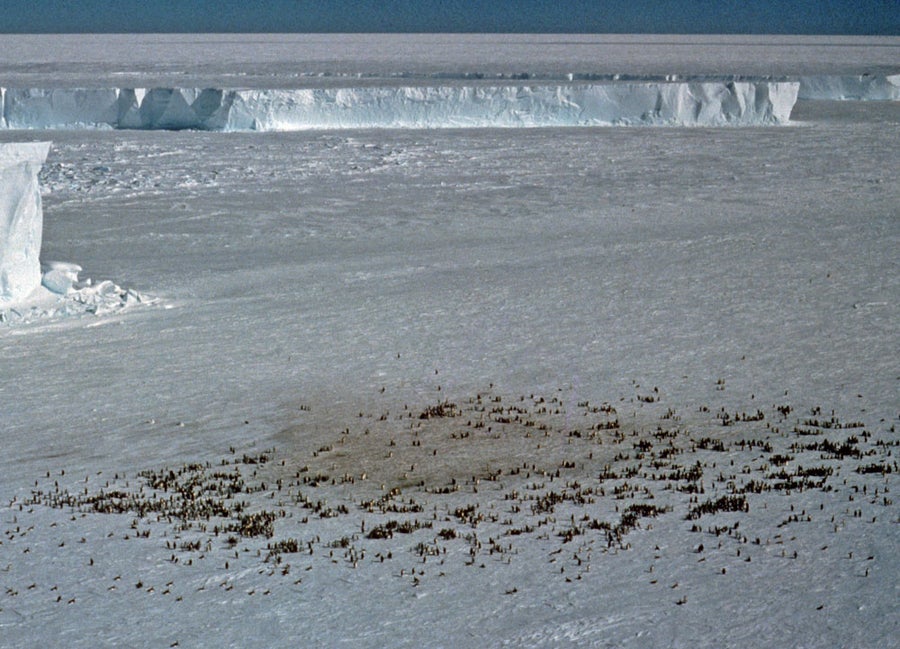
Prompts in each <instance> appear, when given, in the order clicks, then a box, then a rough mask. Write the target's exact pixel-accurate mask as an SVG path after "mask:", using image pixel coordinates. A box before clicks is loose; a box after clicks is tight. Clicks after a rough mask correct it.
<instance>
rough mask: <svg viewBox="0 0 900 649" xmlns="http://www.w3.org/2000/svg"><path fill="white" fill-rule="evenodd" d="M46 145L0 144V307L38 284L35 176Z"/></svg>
mask: <svg viewBox="0 0 900 649" xmlns="http://www.w3.org/2000/svg"><path fill="white" fill-rule="evenodd" d="M49 150H50V143H49V142H29V143H16V144H0V303H3V302H15V301H17V300H20V299H23V298H25V297H27V296H28V295H29V294H30V293H31V292H32V291H34V290H35V289H36V288H38V287H39V286H40V284H41V263H40V259H39V255H40V252H41V235H42V230H43V214H42V212H41V191H40V187H39V185H38V172H39V171H40V169H41V165H42V164H43V163H44V160H45V159H46V158H47V153H48V152H49Z"/></svg>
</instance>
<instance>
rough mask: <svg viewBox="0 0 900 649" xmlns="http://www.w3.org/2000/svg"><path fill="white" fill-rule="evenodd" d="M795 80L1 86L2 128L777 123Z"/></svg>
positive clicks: (786, 110)
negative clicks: (238, 87) (202, 86)
mask: <svg viewBox="0 0 900 649" xmlns="http://www.w3.org/2000/svg"><path fill="white" fill-rule="evenodd" d="M798 89H799V84H798V83H797V82H785V81H711V82H699V81H698V82H634V83H631V82H629V83H624V82H610V83H602V84H585V85H552V84H548V85H529V86H524V85H500V86H475V85H448V86H433V87H418V86H403V87H396V86H376V87H366V88H306V89H292V90H276V89H261V90H236V89H215V88H207V89H198V88H153V89H141V88H95V89H71V88H70V89H34V88H32V89H13V88H8V89H4V90H3V91H2V102H3V120H2V125H3V127H5V128H9V129H48V128H85V127H87V128H104V127H108V128H127V129H151V130H153V129H168V130H179V129H199V130H213V131H245V130H257V131H279V130H304V129H337V128H454V127H539V126H594V125H620V124H622V125H627V124H636V125H642V124H652V125H675V126H685V125H696V126H718V125H726V124H734V125H760V124H781V123H785V122H787V121H788V119H789V118H790V113H791V109H792V108H793V106H794V103H795V101H796V99H797V94H798Z"/></svg>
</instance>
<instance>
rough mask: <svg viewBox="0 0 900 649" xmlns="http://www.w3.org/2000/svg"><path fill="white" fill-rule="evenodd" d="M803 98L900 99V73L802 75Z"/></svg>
mask: <svg viewBox="0 0 900 649" xmlns="http://www.w3.org/2000/svg"><path fill="white" fill-rule="evenodd" d="M800 98H801V99H830V100H845V99H851V100H863V101H866V100H868V101H871V100H893V101H897V100H900V74H894V75H874V74H859V75H822V76H813V77H800Z"/></svg>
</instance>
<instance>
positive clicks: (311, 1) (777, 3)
mask: <svg viewBox="0 0 900 649" xmlns="http://www.w3.org/2000/svg"><path fill="white" fill-rule="evenodd" d="M57 32H59V33H65V32H76V33H77V32H98V33H101V32H125V33H127V32H151V33H152V32H488V33H492V32H538V33H539V32H550V33H677V34H704V33H705V34H873V35H900V0H255V1H254V2H248V1H247V0H0V33H57Z"/></svg>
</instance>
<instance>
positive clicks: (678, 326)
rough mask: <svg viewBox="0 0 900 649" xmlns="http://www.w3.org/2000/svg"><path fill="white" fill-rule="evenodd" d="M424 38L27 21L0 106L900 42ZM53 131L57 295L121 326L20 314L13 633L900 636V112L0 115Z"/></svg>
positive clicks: (0, 468) (654, 64)
mask: <svg viewBox="0 0 900 649" xmlns="http://www.w3.org/2000/svg"><path fill="white" fill-rule="evenodd" d="M433 38H434V37H429V38H425V37H401V36H392V37H386V36H380V37H379V36H359V37H329V36H259V35H253V36H241V35H228V36H224V35H220V36H215V37H214V36H189V35H172V36H146V37H124V36H119V37H115V36H113V37H88V38H84V37H82V38H81V39H79V38H76V37H64V36H54V37H42V38H39V37H30V38H22V37H17V38H13V37H6V36H4V37H0V46H2V45H4V44H5V43H6V42H12V43H13V44H14V45H15V46H16V47H14V48H13V47H9V48H4V51H10V52H13V51H14V52H16V53H17V55H16V56H17V58H16V59H15V60H4V61H3V62H0V86H3V87H4V88H44V89H52V88H58V89H73V88H74V89H84V88H92V87H93V88H101V89H102V88H150V89H152V88H247V89H248V90H253V91H259V92H266V91H272V89H279V90H304V89H310V88H320V89H327V90H328V92H329V93H332V95H328V96H338V95H339V92H338V91H339V90H340V89H348V88H353V89H374V90H378V91H379V92H382V90H380V89H390V88H397V87H404V88H411V87H416V88H424V87H428V88H435V87H452V88H455V89H460V88H466V87H471V88H475V87H531V86H532V85H534V86H542V87H546V86H548V85H549V86H562V85H567V84H568V85H570V86H572V87H574V86H589V85H592V84H595V85H597V84H599V85H602V84H603V83H605V82H606V81H607V77H609V76H610V75H619V77H620V78H619V80H618V81H616V83H620V84H621V83H632V81H631V80H630V78H631V77H638V78H639V79H643V81H639V82H638V83H640V84H643V83H648V81H647V79H650V78H651V77H655V78H657V79H658V80H659V79H662V80H663V82H665V83H688V84H693V83H695V82H697V83H705V82H706V81H701V80H698V79H697V78H698V77H701V76H702V77H705V78H709V77H713V76H715V77H717V78H719V79H720V81H721V80H725V79H731V80H733V81H735V82H736V83H737V82H742V80H746V79H747V78H749V77H752V78H754V79H758V80H759V79H766V80H768V81H772V82H781V81H785V80H796V79H798V78H800V77H801V76H817V75H824V76H829V75H840V76H845V77H847V78H855V77H857V76H860V75H863V74H867V73H869V74H873V75H879V76H881V77H884V78H889V77H891V76H892V75H896V74H897V73H898V70H897V66H896V61H898V60H900V42H898V40H897V39H847V38H835V39H828V38H822V39H802V38H800V39H790V38H780V37H779V38H771V39H769V38H766V39H758V38H756V39H754V38H723V37H715V38H705V39H704V38H685V37H671V38H668V39H667V38H662V37H584V36H549V37H547V36H520V37H517V36H503V37H472V36H465V35H460V36H446V37H439V40H440V44H441V47H435V46H434V42H433ZM429 39H431V40H429ZM185 57H187V58H185ZM525 74H527V75H528V79H527V80H525V81H523V80H522V78H523V75H525ZM570 74H571V78H572V81H569V80H568V79H567V75H570ZM579 75H580V76H579ZM666 78H670V79H671V81H669V82H666V81H664V80H665V79H666ZM498 80H499V81H498ZM545 81H546V82H545ZM726 83H727V81H726ZM374 90H367V92H374ZM383 92H387V91H386V90H384V91H383ZM454 92H462V91H461V90H454ZM69 94H70V95H71V93H69ZM325 94H326V95H327V93H325ZM63 96H66V95H65V94H64V95H63ZM370 96H371V95H370ZM145 98H146V95H144V97H141V98H139V97H138V93H136V94H135V101H136V102H137V103H136V104H132V105H137V106H138V107H139V108H140V105H141V104H140V101H142V100H143V99H145ZM198 98H199V96H198V97H195V98H194V99H193V100H192V101H191V102H187V101H186V102H185V105H188V106H189V105H191V104H192V103H194V101H196V99H198ZM163 104H164V102H161V103H158V104H154V105H155V106H163ZM117 110H118V108H117ZM138 112H139V111H138ZM117 114H118V113H117ZM164 114H165V109H161V112H160V115H164ZM170 115H172V116H173V117H171V119H173V120H174V119H175V117H177V114H176V112H171V113H170ZM166 119H169V118H166ZM179 119H180V118H179ZM73 126H74V123H73ZM47 139H52V140H53V146H52V148H51V150H50V152H49V155H48V157H47V161H46V163H45V165H44V167H43V170H42V171H41V174H40V182H41V191H42V192H43V209H44V213H45V224H44V241H43V249H42V252H41V256H42V258H43V259H45V260H69V261H70V262H72V264H71V265H69V264H64V263H60V262H49V261H48V262H46V263H45V268H44V270H45V274H44V277H45V281H46V282H47V283H49V284H51V285H52V286H53V287H55V288H56V289H63V288H67V287H68V282H69V281H70V280H71V282H72V285H71V288H70V289H67V294H68V295H73V294H75V293H77V292H79V291H85V290H87V289H90V290H92V291H94V294H95V295H107V296H108V297H110V298H111V299H115V300H117V301H118V302H117V303H118V304H123V303H128V304H129V308H127V309H116V310H113V311H106V310H104V309H102V308H97V309H94V311H95V312H94V313H91V312H90V310H88V309H84V310H81V311H78V312H77V313H75V312H71V313H70V312H65V311H58V312H56V311H55V312H52V313H51V312H50V310H49V309H45V310H43V311H41V312H40V313H39V314H38V316H39V317H23V318H18V319H14V318H9V319H7V320H4V321H3V322H2V323H0V440H2V442H3V447H4V454H3V455H2V456H0V533H2V534H0V647H19V646H38V645H40V646H54V645H56V646H66V647H97V646H160V645H162V646H174V645H176V643H177V645H178V646H182V647H187V646H217V647H218V646H241V647H289V646H290V647H294V646H322V647H332V646H336V645H340V644H348V645H352V646H360V647H412V646H454V647H484V646H497V647H499V646H515V647H549V646H553V647H569V646H611V647H629V646H631V647H648V646H649V647H722V646H736V647H737V646H739V647H768V646H879V647H889V646H893V645H894V644H895V643H896V640H895V637H894V636H895V635H896V632H895V630H896V628H897V626H898V622H900V620H898V610H897V607H896V601H897V599H898V597H897V595H898V592H897V588H898V586H897V583H896V582H897V580H896V578H895V577H896V575H897V573H898V561H897V556H898V554H897V547H898V540H900V532H898V529H900V528H898V524H900V519H898V513H897V507H896V504H895V502H896V501H895V495H896V492H897V489H898V484H897V476H898V468H897V464H896V452H897V444H898V439H897V434H896V426H897V424H898V423H900V422H898V414H900V413H898V410H897V406H898V403H900V399H898V392H900V391H898V380H900V379H898V377H900V371H898V365H897V360H896V358H897V353H896V352H897V341H898V334H897V325H896V323H897V322H898V321H900V313H898V303H900V273H898V265H897V264H898V262H897V255H896V251H897V249H898V248H900V220H898V218H897V217H898V211H897V205H898V204H900V182H898V178H897V174H896V173H895V171H894V170H895V169H896V168H897V167H898V153H897V152H898V151H900V103H898V102H897V101H890V100H889V101H867V102H863V101H831V100H823V99H804V98H803V96H802V83H801V87H800V96H799V97H798V98H797V101H796V103H794V104H793V108H792V110H791V114H790V120H789V121H788V122H787V123H786V124H779V125H774V124H773V125H754V126H751V127H746V128H745V127H740V128H729V127H720V126H701V127H691V128H684V127H680V126H674V125H669V126H663V127H660V126H652V127H644V126H640V125H633V126H629V127H627V128H620V127H582V128H559V127H547V128H537V129H535V128H519V129H515V128H502V129H501V128H455V129H439V128H406V129H391V128H357V129H333V130H328V131H310V130H296V131H282V132H275V131H270V132H249V131H243V132H211V131H193V130H189V131H146V130H114V129H102V128H101V129H97V128H90V129H85V128H71V129H59V130H53V131H52V132H49V131H43V130H15V129H5V130H2V131H0V141H2V142H25V141H31V140H47ZM75 264H77V266H78V267H80V268H83V270H80V269H79V268H76V267H75ZM82 274H84V275H86V276H91V277H102V278H108V279H107V281H105V282H91V283H90V285H89V286H87V285H85V284H86V282H82V281H81V280H78V279H77V277H78V276H80V275H82ZM116 285H120V286H125V287H129V288H130V289H132V293H133V292H135V291H139V292H140V293H141V294H142V295H143V294H151V295H154V296H157V299H156V300H155V301H154V302H153V303H152V305H151V306H147V305H146V304H145V302H143V301H138V299H136V298H132V299H131V302H130V303H129V302H128V297H127V295H128V291H122V289H119V291H122V292H121V293H118V292H117V290H116ZM44 288H45V289H46V286H45V287H44ZM48 293H49V291H48ZM133 294H134V295H135V296H137V294H136V293H133ZM57 297H59V296H58V295H57ZM137 297H139V296H137ZM131 305H133V306H134V308H130V306H131ZM39 310H40V309H39ZM72 315H78V317H70V316H72Z"/></svg>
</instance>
